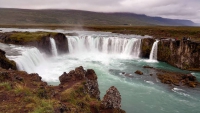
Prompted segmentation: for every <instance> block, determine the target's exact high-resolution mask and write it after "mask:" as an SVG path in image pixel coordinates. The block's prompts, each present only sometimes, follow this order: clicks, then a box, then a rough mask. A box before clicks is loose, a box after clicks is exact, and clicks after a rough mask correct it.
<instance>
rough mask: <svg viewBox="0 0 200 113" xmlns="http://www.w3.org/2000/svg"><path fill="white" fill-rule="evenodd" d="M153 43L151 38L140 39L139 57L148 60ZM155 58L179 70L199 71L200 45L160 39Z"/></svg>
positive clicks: (188, 41)
mask: <svg viewBox="0 0 200 113" xmlns="http://www.w3.org/2000/svg"><path fill="white" fill-rule="evenodd" d="M154 42H155V40H154V39H152V38H146V39H142V45H141V46H142V47H141V57H143V58H149V55H150V52H151V49H152V45H153V43H154ZM157 58H158V60H159V61H163V62H166V63H168V64H170V65H173V66H175V67H178V68H180V69H185V70H194V71H200V43H198V42H192V41H190V40H171V39H161V40H160V41H159V43H158V54H157Z"/></svg>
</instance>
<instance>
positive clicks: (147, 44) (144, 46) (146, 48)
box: [141, 38, 155, 58]
mask: <svg viewBox="0 0 200 113" xmlns="http://www.w3.org/2000/svg"><path fill="white" fill-rule="evenodd" d="M154 42H155V39H153V38H144V39H142V43H141V57H143V58H149V55H150V52H151V48H152V46H153V43H154Z"/></svg>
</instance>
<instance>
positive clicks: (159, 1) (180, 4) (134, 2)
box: [0, 0, 200, 23]
mask: <svg viewBox="0 0 200 113" xmlns="http://www.w3.org/2000/svg"><path fill="white" fill-rule="evenodd" d="M0 7H4V8H23V9H78V10H88V11H96V12H97V11H98V12H132V13H137V14H146V15H149V16H160V17H166V18H174V19H189V20H192V21H194V22H197V23H200V0H0Z"/></svg>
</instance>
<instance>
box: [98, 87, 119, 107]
mask: <svg viewBox="0 0 200 113" xmlns="http://www.w3.org/2000/svg"><path fill="white" fill-rule="evenodd" d="M101 107H102V108H104V109H116V108H120V107H121V95H120V93H119V91H118V90H117V88H116V87H114V86H112V87H110V88H109V89H108V90H107V92H106V94H105V95H104V97H103V100H102V101H101Z"/></svg>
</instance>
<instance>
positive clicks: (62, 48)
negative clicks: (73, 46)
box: [53, 33, 69, 54]
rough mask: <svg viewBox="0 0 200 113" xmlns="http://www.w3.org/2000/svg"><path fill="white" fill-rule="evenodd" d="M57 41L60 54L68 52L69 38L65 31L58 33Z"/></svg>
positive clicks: (55, 38) (55, 37)
mask: <svg viewBox="0 0 200 113" xmlns="http://www.w3.org/2000/svg"><path fill="white" fill-rule="evenodd" d="M53 38H54V40H55V42H56V47H57V49H58V52H59V54H63V53H68V52H69V49H68V40H67V38H66V37H65V35H64V34H63V33H57V34H56V35H55V36H54V37H53Z"/></svg>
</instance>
